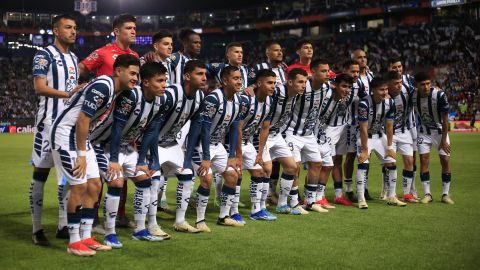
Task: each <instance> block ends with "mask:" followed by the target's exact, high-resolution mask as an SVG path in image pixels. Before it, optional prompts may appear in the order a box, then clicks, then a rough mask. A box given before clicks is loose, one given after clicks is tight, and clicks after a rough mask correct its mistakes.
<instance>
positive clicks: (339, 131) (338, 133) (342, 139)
mask: <svg viewBox="0 0 480 270" xmlns="http://www.w3.org/2000/svg"><path fill="white" fill-rule="evenodd" d="M347 129H348V126H347V125H341V126H336V127H331V126H327V128H326V129H325V135H326V138H327V140H329V141H330V147H331V148H332V150H331V154H332V156H336V155H345V154H346V153H347ZM322 159H323V155H322ZM324 163H325V160H324ZM325 166H327V165H325Z"/></svg>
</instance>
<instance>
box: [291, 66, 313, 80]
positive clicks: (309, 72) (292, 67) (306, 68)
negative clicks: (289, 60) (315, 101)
mask: <svg viewBox="0 0 480 270" xmlns="http://www.w3.org/2000/svg"><path fill="white" fill-rule="evenodd" d="M294 68H301V69H303V70H305V71H306V72H307V74H308V77H311V76H312V71H311V70H310V65H303V64H300V63H298V62H297V63H295V64H293V65H290V66H288V67H287V74H288V73H289V72H290V70H292V69H294Z"/></svg>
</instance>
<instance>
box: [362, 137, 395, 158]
mask: <svg viewBox="0 0 480 270" xmlns="http://www.w3.org/2000/svg"><path fill="white" fill-rule="evenodd" d="M357 144H358V147H357V156H360V154H361V153H362V145H361V141H360V139H359V140H358V141H357ZM372 151H373V152H375V154H376V155H377V158H378V160H379V161H380V164H385V163H392V162H395V159H393V158H391V157H387V158H385V154H386V152H387V135H385V134H383V136H382V137H378V135H374V136H372V138H368V155H369V156H370V154H371V153H372ZM364 163H370V158H369V159H367V160H366V161H365V162H364Z"/></svg>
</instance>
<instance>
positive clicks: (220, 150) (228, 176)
mask: <svg viewBox="0 0 480 270" xmlns="http://www.w3.org/2000/svg"><path fill="white" fill-rule="evenodd" d="M220 78H221V79H222V87H221V88H219V89H216V90H214V91H212V92H211V93H210V94H209V95H208V96H207V97H205V100H204V102H203V104H202V107H201V109H200V113H199V115H198V116H197V117H196V118H195V119H194V120H192V123H191V127H190V133H191V134H190V136H191V137H189V140H188V145H187V153H186V157H185V164H184V166H185V167H186V168H189V167H191V166H192V164H191V160H192V155H193V154H194V149H195V156H194V157H193V159H194V166H195V167H196V171H197V172H198V175H199V176H200V186H199V187H198V190H197V193H198V203H197V222H196V227H197V229H199V230H201V231H205V232H209V231H210V229H209V228H208V226H207V225H206V223H205V211H206V209H207V204H208V197H209V195H210V186H211V184H212V180H213V173H215V172H217V173H220V174H221V175H222V176H223V178H224V180H225V181H224V184H223V187H222V193H221V196H220V198H221V206H220V215H219V216H218V220H217V224H219V225H225V226H234V227H242V226H244V224H243V223H240V222H238V221H236V220H234V219H232V218H231V217H230V216H229V214H230V208H231V206H232V202H233V200H234V198H235V187H236V184H237V179H238V170H239V169H240V166H241V165H238V163H237V158H236V149H237V138H238V132H239V131H238V125H239V119H240V113H241V107H240V102H241V100H240V94H239V92H240V91H241V89H242V76H241V73H240V70H239V69H238V68H237V67H235V66H227V67H225V68H223V69H222V72H221V74H220ZM227 133H228V136H229V138H228V142H229V152H227V150H226V149H225V147H224V145H223V143H224V142H225V136H226V134H227ZM199 137H200V141H201V145H200V146H198V147H196V146H197V142H198V138H199ZM197 168H198V169H197Z"/></svg>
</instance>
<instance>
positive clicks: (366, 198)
mask: <svg viewBox="0 0 480 270" xmlns="http://www.w3.org/2000/svg"><path fill="white" fill-rule="evenodd" d="M365 200H367V201H371V200H373V198H372V197H371V196H370V193H369V192H368V189H365Z"/></svg>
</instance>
